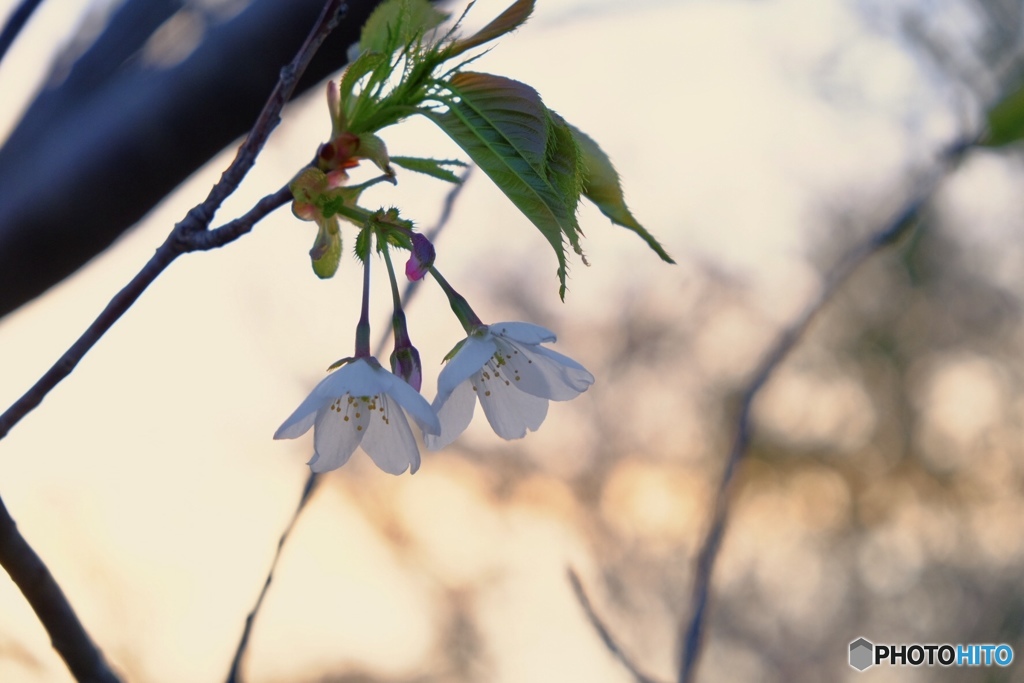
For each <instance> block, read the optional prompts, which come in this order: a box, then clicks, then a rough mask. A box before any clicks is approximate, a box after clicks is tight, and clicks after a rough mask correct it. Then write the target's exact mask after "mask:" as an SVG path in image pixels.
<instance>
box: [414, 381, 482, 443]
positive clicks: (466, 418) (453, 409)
mask: <svg viewBox="0 0 1024 683" xmlns="http://www.w3.org/2000/svg"><path fill="white" fill-rule="evenodd" d="M439 398H441V397H440V396H438V398H435V399H434V403H433V407H434V410H436V411H437V419H438V420H439V421H440V422H441V431H440V432H439V433H438V434H437V435H436V436H434V435H432V434H424V435H423V443H425V444H426V446H427V448H429V449H430V450H432V451H437V450H440V449H442V448H444V447H445V446H447V445H448V444H450V443H451V442H452V441H455V439H456V438H457V437H458V436H459V434H461V433H462V432H464V431H466V427H468V426H469V423H470V421H471V420H472V419H473V409H474V408H476V392H475V391H473V385H472V384H471V383H470V381H469V380H466V381H465V382H463V383H462V384H460V385H459V386H457V387H455V391H453V392H450V393H449V394H448V396H447V397H446V398H445V399H444V402H443V403H440V404H439V403H438V399H439Z"/></svg>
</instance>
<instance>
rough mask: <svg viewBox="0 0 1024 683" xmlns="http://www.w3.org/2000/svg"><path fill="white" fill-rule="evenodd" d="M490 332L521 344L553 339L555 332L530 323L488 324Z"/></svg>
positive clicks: (539, 342) (540, 342) (551, 340)
mask: <svg viewBox="0 0 1024 683" xmlns="http://www.w3.org/2000/svg"><path fill="white" fill-rule="evenodd" d="M487 329H488V330H490V332H491V334H494V335H497V336H499V337H505V338H507V339H511V340H513V341H517V342H521V343H523V344H543V343H545V342H553V341H555V339H556V338H555V333H554V332H552V331H551V330H549V329H548V328H546V327H541V326H540V325H534V324H532V323H495V324H494V325H488V326H487Z"/></svg>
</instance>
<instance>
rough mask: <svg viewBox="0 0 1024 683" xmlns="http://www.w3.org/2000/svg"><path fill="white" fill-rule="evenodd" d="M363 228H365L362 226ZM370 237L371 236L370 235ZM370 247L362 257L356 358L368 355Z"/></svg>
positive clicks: (367, 356)
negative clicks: (361, 299) (361, 300)
mask: <svg viewBox="0 0 1024 683" xmlns="http://www.w3.org/2000/svg"><path fill="white" fill-rule="evenodd" d="M364 229H365V228H364ZM371 239H372V236H371ZM369 252H370V249H367V254H366V258H364V259H363V311H362V313H361V314H360V315H359V324H358V325H356V353H355V357H356V358H369V357H370V257H371V254H370V253H369Z"/></svg>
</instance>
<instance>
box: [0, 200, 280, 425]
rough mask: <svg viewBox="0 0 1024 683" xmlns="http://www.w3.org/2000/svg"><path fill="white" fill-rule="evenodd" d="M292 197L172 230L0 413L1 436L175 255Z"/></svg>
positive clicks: (224, 239) (224, 235)
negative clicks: (210, 226) (195, 228)
mask: <svg viewBox="0 0 1024 683" xmlns="http://www.w3.org/2000/svg"><path fill="white" fill-rule="evenodd" d="M289 199H291V192H290V191H289V190H288V188H287V187H285V188H283V189H281V190H278V191H277V192H275V193H274V194H272V195H267V196H266V197H264V198H263V199H261V200H260V201H259V202H257V203H256V205H255V206H254V207H253V208H252V209H250V210H249V211H248V212H247V213H246V214H245V215H243V216H240V217H239V218H236V219H235V220H233V221H231V222H229V223H227V224H225V225H223V226H221V227H219V228H217V229H215V230H211V231H204V232H199V233H193V234H190V235H189V236H188V237H185V238H182V237H181V235H180V234H179V233H178V231H177V230H175V231H174V232H172V233H171V234H170V235H169V236H168V237H167V239H166V240H165V241H164V243H163V244H161V245H160V247H159V248H158V249H157V250H156V253H155V254H153V256H152V257H151V258H150V259H149V261H148V262H147V263H146V265H145V266H143V267H142V270H140V271H139V272H138V273H137V274H136V275H135V277H133V278H132V279H131V281H130V282H129V283H128V284H127V285H126V286H125V287H124V288H123V289H122V290H121V291H120V292H118V293H117V294H116V295H115V296H114V298H112V299H111V300H110V302H109V303H108V304H107V305H106V307H105V308H104V309H103V311H102V312H101V313H100V314H99V315H98V316H97V317H96V319H95V320H93V322H92V324H91V325H89V327H88V328H86V330H85V332H83V333H82V335H81V336H80V337H79V338H78V339H77V340H76V341H75V343H74V344H72V345H71V347H70V348H69V349H68V350H67V351H65V352H64V354H63V355H62V356H61V357H60V358H59V359H58V360H57V362H56V363H54V364H53V366H51V367H50V369H49V370H47V371H46V373H45V374H44V375H43V376H42V377H40V378H39V379H38V380H37V381H36V383H35V384H34V385H32V388H30V389H29V390H28V391H26V392H25V393H24V395H22V397H21V398H19V399H18V400H17V401H15V402H14V403H13V404H12V405H11V406H10V407H9V408H8V409H7V410H6V411H4V413H3V414H2V415H0V439H3V438H4V437H5V436H7V434H8V433H9V432H10V430H11V429H12V428H13V427H14V425H16V424H18V422H20V421H21V420H22V418H24V417H25V416H26V415H28V414H29V413H31V412H32V411H33V410H34V409H35V408H36V407H37V406H38V405H39V404H40V403H42V401H43V399H44V398H46V395H47V394H49V393H50V391H51V390H52V389H53V388H54V387H56V386H57V384H59V383H60V382H61V380H63V379H64V378H65V377H67V376H68V375H70V374H71V372H72V371H73V370H74V369H75V366H77V365H78V363H79V362H80V361H81V360H82V359H83V358H84V357H85V354H87V353H88V352H89V351H90V350H91V349H92V347H93V346H95V345H96V344H97V342H99V340H100V339H101V338H102V337H103V335H104V334H106V332H107V331H108V330H109V329H110V328H111V327H112V326H113V325H114V323H115V322H117V321H118V319H120V317H121V316H122V315H124V314H125V312H126V311H127V310H128V309H129V308H130V307H131V306H132V304H134V303H135V302H136V300H138V298H139V297H140V296H142V293H143V292H144V291H146V288H147V287H149V285H151V284H152V283H153V281H154V280H156V278H157V277H159V276H160V274H161V273H162V272H164V270H165V269H166V268H167V266H169V265H170V264H171V262H172V261H174V259H176V258H177V257H178V256H180V255H181V254H184V253H188V252H190V251H203V250H207V249H213V248H215V247H219V246H223V245H224V244H227V243H228V242H230V241H231V240H233V239H237V238H238V237H240V236H241V235H244V234H245V233H247V232H249V231H250V230H252V227H253V225H255V224H256V223H257V222H259V221H260V220H262V219H263V218H264V217H266V216H267V214H269V213H270V212H271V211H273V210H274V209H276V208H277V207H279V206H281V205H282V204H284V203H285V202H287V201H288V200H289Z"/></svg>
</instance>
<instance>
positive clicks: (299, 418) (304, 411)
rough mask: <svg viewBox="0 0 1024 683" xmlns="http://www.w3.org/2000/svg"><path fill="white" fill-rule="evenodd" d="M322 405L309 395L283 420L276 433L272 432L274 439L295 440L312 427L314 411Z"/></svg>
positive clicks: (319, 400) (318, 399) (317, 399)
mask: <svg viewBox="0 0 1024 683" xmlns="http://www.w3.org/2000/svg"><path fill="white" fill-rule="evenodd" d="M322 405H323V400H321V399H320V398H318V397H316V396H313V394H310V395H309V396H307V397H306V398H305V400H304V401H303V402H302V403H300V404H299V407H298V408H296V409H295V412H293V413H292V414H291V415H289V416H288V419H287V420H285V421H284V422H283V423H282V424H281V426H280V427H278V428H277V431H276V432H274V438H275V439H295V438H298V437H300V436H302V435H303V434H305V433H306V432H308V431H309V428H310V427H312V426H313V423H314V422H315V421H316V411H317V410H319V408H320V406H322Z"/></svg>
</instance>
